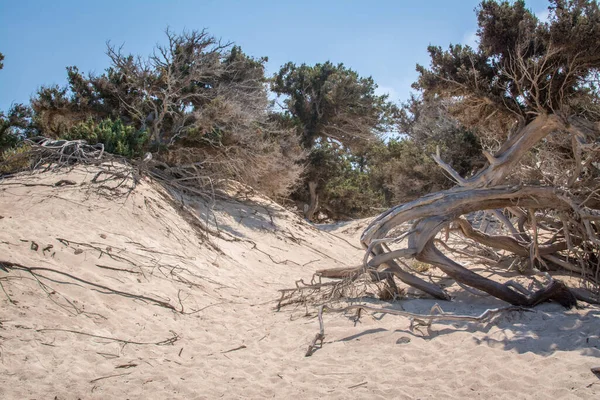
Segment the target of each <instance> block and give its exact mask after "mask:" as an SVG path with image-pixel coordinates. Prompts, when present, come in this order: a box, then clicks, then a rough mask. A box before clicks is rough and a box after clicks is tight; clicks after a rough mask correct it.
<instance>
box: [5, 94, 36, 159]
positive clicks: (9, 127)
mask: <svg viewBox="0 0 600 400" xmlns="http://www.w3.org/2000/svg"><path fill="white" fill-rule="evenodd" d="M31 124H32V111H31V109H30V108H29V107H27V106H25V105H23V104H14V105H13V106H12V107H11V108H10V110H8V113H7V114H4V113H3V112H2V111H0V154H1V153H2V152H3V151H5V150H8V149H11V148H13V147H15V146H17V145H18V144H19V143H20V142H21V141H22V140H23V138H24V137H26V136H29V135H30V134H31V133H32V128H31Z"/></svg>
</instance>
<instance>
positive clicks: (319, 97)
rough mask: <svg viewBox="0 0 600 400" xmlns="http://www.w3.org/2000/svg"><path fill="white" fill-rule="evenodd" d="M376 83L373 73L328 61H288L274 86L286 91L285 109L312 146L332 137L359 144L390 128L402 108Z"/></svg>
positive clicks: (304, 142) (307, 145) (348, 144)
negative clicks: (379, 91) (380, 91)
mask: <svg viewBox="0 0 600 400" xmlns="http://www.w3.org/2000/svg"><path fill="white" fill-rule="evenodd" d="M376 88H377V85H376V84H375V82H374V81H373V78H371V77H368V78H363V77H360V76H359V75H358V74H357V73H356V72H355V71H353V70H351V69H348V68H346V67H345V66H344V65H343V64H338V65H334V64H332V63H331V62H329V61H328V62H326V63H324V64H315V65H314V66H309V65H306V64H302V65H300V66H296V65H295V64H293V63H291V62H289V63H287V64H285V65H284V66H283V67H281V69H280V71H279V72H278V73H277V74H276V75H275V76H274V77H273V79H272V80H271V90H272V91H273V92H275V93H276V94H277V95H278V96H284V97H285V99H284V105H285V110H286V112H287V113H289V115H291V116H292V117H293V118H294V120H295V122H296V125H297V126H298V128H299V132H300V135H301V138H302V140H301V142H302V145H303V146H304V147H305V148H307V149H310V148H312V147H313V146H314V145H315V143H316V141H317V139H327V138H329V139H333V140H336V141H338V142H340V143H342V144H343V145H344V146H346V147H355V146H356V145H357V144H358V145H360V144H363V143H364V142H365V141H367V142H368V141H370V140H373V139H374V138H376V136H377V134H381V133H384V132H389V131H391V130H392V129H393V127H392V124H393V118H394V116H395V113H396V112H397V109H396V107H395V106H394V105H393V104H391V103H390V102H388V101H387V95H383V96H377V95H376V94H375V89H376Z"/></svg>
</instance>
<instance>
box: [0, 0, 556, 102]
mask: <svg viewBox="0 0 600 400" xmlns="http://www.w3.org/2000/svg"><path fill="white" fill-rule="evenodd" d="M478 3H479V1H477V0H460V1H458V0H456V1H448V0H445V1H444V0H421V1H414V0H396V1H393V0H380V1H376V0H373V1H370V2H367V1H364V0H363V1H351V0H347V1H342V0H330V1H327V0H320V1H316V0H303V1H298V0H295V1H289V0H279V1H272V0H263V1H259V0H255V1H249V0H248V1H241V0H240V1H233V0H222V1H212V0H203V1H202V0H196V1H191V0H190V1H184V0H172V1H153V0H146V1H133V0H121V1H113V0H103V1H88V0H77V1H72V0H62V1H61V0H55V1H49V0H44V1H41V0H40V1H33V0H29V1H28V0H21V1H16V0H13V1H9V0H0V52H2V53H3V54H4V55H5V57H6V59H5V60H4V69H3V70H1V71H0V110H6V109H7V108H9V107H10V105H11V104H12V103H13V102H27V101H28V100H29V98H30V96H31V95H32V94H33V93H35V91H36V89H37V88H38V87H39V86H40V85H43V84H45V85H47V84H55V83H56V84H59V85H63V84H65V83H66V79H65V78H66V71H65V67H67V66H69V65H76V66H78V67H79V69H80V70H82V71H84V72H96V73H101V72H102V71H103V70H104V69H105V68H106V67H107V66H108V57H107V56H106V55H105V49H106V41H107V40H110V41H111V42H112V43H114V44H117V45H120V44H124V50H125V51H127V52H131V53H134V54H140V55H144V56H145V55H148V54H149V53H150V52H151V50H152V48H153V46H154V45H155V44H156V43H161V42H163V41H164V30H165V28H166V27H167V26H169V27H170V28H171V29H172V30H173V31H175V32H178V31H181V30H183V29H189V30H191V29H198V30H200V29H202V28H207V29H208V31H209V32H210V33H211V34H212V35H214V36H217V37H221V38H222V39H224V40H228V41H233V42H235V43H236V44H238V45H240V46H242V49H243V50H244V51H245V52H246V53H247V54H250V55H252V56H256V57H259V56H268V57H269V62H268V65H267V68H268V72H269V74H272V73H274V72H275V71H277V70H278V68H279V67H280V66H281V65H282V64H284V63H286V62H287V61H293V62H296V63H302V62H305V63H308V64H314V63H317V62H324V61H327V60H330V61H332V62H334V63H338V62H343V63H344V64H345V65H346V66H348V67H350V68H352V69H354V70H356V71H358V73H359V74H361V75H363V76H373V78H374V79H375V82H377V84H378V85H379V86H380V91H381V92H388V93H389V94H390V95H391V97H392V98H393V99H395V100H405V99H406V98H408V96H409V93H410V85H411V83H412V82H413V81H414V80H415V78H416V76H417V74H416V72H415V64H416V63H421V64H428V57H427V51H426V49H427V46H428V45H429V44H434V45H441V46H444V47H445V46H447V45H448V44H449V43H468V42H470V43H472V42H473V40H474V39H475V36H474V33H475V30H476V28H477V26H476V18H475V14H474V12H473V9H474V8H475V7H476V6H477V4H478ZM527 4H528V7H529V8H530V9H532V10H533V11H535V12H536V13H538V14H539V15H543V14H544V12H545V10H546V8H547V4H548V3H547V1H542V0H529V1H528V2H527Z"/></svg>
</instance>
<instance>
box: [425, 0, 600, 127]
mask: <svg viewBox="0 0 600 400" xmlns="http://www.w3.org/2000/svg"><path fill="white" fill-rule="evenodd" d="M477 20H478V23H479V29H478V31H477V35H478V36H479V39H480V44H479V47H478V48H477V49H472V48H470V47H469V46H462V45H451V46H449V48H448V49H447V50H443V49H442V48H441V47H436V46H430V47H429V53H430V56H431V65H430V67H429V68H425V67H423V66H417V70H418V72H419V74H420V76H419V79H418V81H417V83H415V85H414V87H415V88H417V89H419V90H422V91H423V95H424V96H425V97H426V98H430V99H431V98H438V99H439V98H445V99H452V101H453V102H454V104H453V113H454V115H456V116H457V117H459V118H460V119H461V121H462V122H464V123H465V124H466V125H467V126H468V127H473V128H474V127H477V128H478V130H479V131H485V130H489V131H491V132H496V133H499V132H502V133H503V134H504V136H506V134H507V132H509V130H510V127H511V124H513V123H514V121H515V120H518V121H519V122H520V123H527V122H529V121H531V120H532V119H533V118H535V116H536V115H539V114H551V113H559V112H564V111H566V109H567V108H568V107H571V106H572V105H573V104H574V103H577V104H581V102H582V98H585V99H587V102H588V103H589V102H591V101H592V100H591V99H590V93H591V92H593V91H594V90H593V88H592V86H595V82H596V81H597V79H596V78H595V76H596V75H597V73H598V70H599V69H600V42H599V41H598V40H596V38H598V37H600V7H599V5H598V3H597V2H596V1H593V0H552V1H551V2H550V7H549V22H542V21H540V20H539V19H538V18H537V17H536V16H535V15H534V14H533V12H532V11H530V10H529V9H527V8H526V7H525V2H524V1H514V2H508V1H502V2H498V1H491V0H485V1H483V2H482V3H481V5H480V6H479V7H478V9H477ZM592 38H593V39H592ZM596 94H597V91H596Z"/></svg>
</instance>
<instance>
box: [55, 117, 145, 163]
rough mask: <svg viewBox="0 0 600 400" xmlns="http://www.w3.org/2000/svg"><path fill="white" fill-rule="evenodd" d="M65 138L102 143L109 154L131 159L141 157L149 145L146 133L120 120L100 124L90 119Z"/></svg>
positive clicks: (77, 126) (74, 128)
mask: <svg viewBox="0 0 600 400" xmlns="http://www.w3.org/2000/svg"><path fill="white" fill-rule="evenodd" d="M63 138H64V139H68V140H78V139H83V140H85V141H87V142H88V143H89V144H96V143H102V144H104V150H105V151H107V152H108V153H112V154H117V155H121V156H124V157H129V158H131V157H139V156H141V155H142V154H143V152H144V150H145V149H146V147H147V144H148V134H147V132H146V131H143V130H137V129H135V128H134V127H133V126H128V125H125V124H123V122H122V121H121V120H120V119H117V120H115V121H113V120H112V119H110V118H107V119H104V120H102V121H100V122H99V123H97V122H95V121H94V120H92V119H88V120H87V121H85V122H81V123H79V124H77V125H75V126H74V127H73V128H71V129H70V130H69V131H68V132H67V133H66V134H64V136H63Z"/></svg>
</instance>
